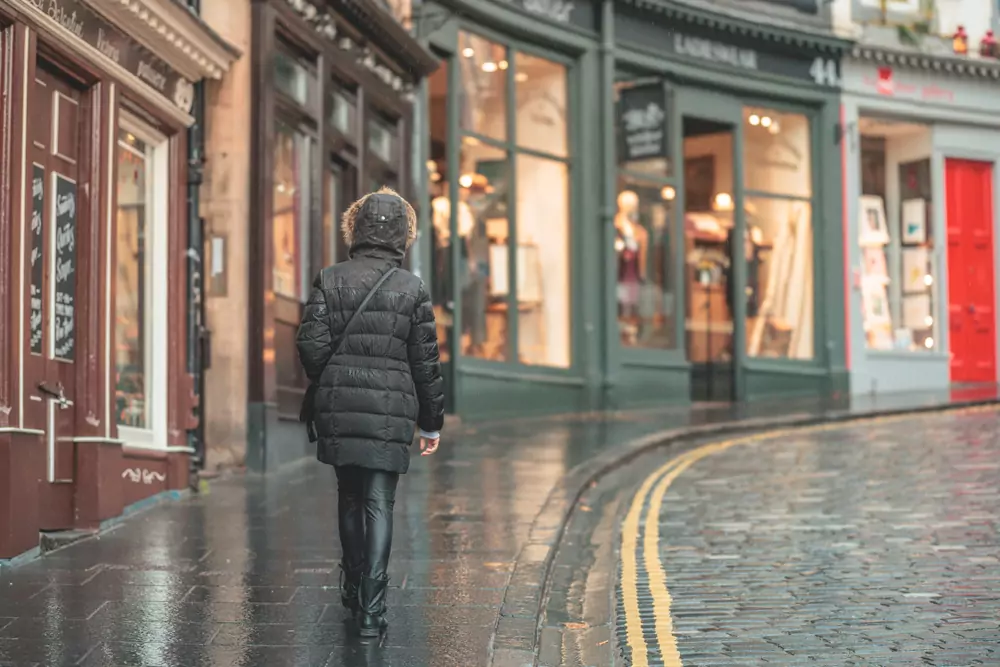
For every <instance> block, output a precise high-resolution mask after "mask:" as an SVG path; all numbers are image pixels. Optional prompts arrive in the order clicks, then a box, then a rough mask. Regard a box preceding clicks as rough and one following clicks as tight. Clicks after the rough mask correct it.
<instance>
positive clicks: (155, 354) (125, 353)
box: [114, 123, 168, 445]
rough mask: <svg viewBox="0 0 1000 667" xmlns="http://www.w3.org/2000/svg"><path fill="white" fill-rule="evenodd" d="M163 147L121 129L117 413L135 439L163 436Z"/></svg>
mask: <svg viewBox="0 0 1000 667" xmlns="http://www.w3.org/2000/svg"><path fill="white" fill-rule="evenodd" d="M139 125H140V124H138V123H137V126H139ZM166 152H167V148H166V141H165V140H164V139H163V138H162V137H159V136H156V135H155V134H154V133H152V131H151V130H148V131H144V132H139V130H138V129H136V130H133V129H132V128H131V125H128V126H126V128H123V129H121V130H119V132H118V149H117V163H118V164H117V174H118V181H117V192H116V196H117V214H116V221H115V224H116V228H117V231H116V234H115V245H116V247H115V268H114V272H115V273H114V276H115V281H116V290H115V320H114V341H115V348H114V363H115V414H116V421H117V423H118V425H119V426H120V427H122V429H121V431H120V432H121V435H122V437H123V438H126V439H127V440H129V442H132V443H133V444H147V445H153V444H163V442H165V434H164V433H162V429H163V427H164V426H165V421H164V416H165V410H166V394H165V393H164V391H163V389H165V382H164V380H165V379H166V364H165V359H166V355H165V345H166V338H165V336H166V327H165V325H164V323H165V322H166V320H167V294H168V291H167V275H166V273H167V272H166V243H167V239H166V234H165V230H166V227H167V186H168V184H167V182H166V179H165V178H164V177H165V176H166V174H167V157H166Z"/></svg>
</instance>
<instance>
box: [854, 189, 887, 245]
mask: <svg viewBox="0 0 1000 667" xmlns="http://www.w3.org/2000/svg"><path fill="white" fill-rule="evenodd" d="M858 210H859V211H860V216H859V219H858V239H859V241H858V242H859V244H860V245H861V246H862V247H872V246H884V245H886V244H887V243H889V226H888V224H887V223H886V219H885V202H884V201H883V200H882V198H881V197H877V196H875V195H862V197H861V199H860V201H859V205H858Z"/></svg>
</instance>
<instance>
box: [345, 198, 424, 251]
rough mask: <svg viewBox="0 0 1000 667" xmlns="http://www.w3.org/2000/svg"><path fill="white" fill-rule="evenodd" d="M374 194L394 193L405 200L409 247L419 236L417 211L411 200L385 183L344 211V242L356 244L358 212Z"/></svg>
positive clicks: (348, 244)
mask: <svg viewBox="0 0 1000 667" xmlns="http://www.w3.org/2000/svg"><path fill="white" fill-rule="evenodd" d="M372 195H392V196H393V197H397V198H398V199H399V201H401V202H403V210H404V211H406V247H407V249H409V247H410V246H411V245H413V242H414V241H415V240H416V238H417V212H416V211H414V210H413V207H412V206H410V202H408V201H406V200H405V199H403V197H402V196H400V194H399V193H398V192H396V191H395V190H393V189H392V188H390V187H387V186H385V185H383V186H382V187H381V188H379V189H378V190H376V191H375V192H369V193H368V194H366V195H365V196H364V197H362V198H361V199H359V200H358V201H356V202H354V203H353V204H351V205H350V206H349V207H347V210H346V211H344V215H343V217H342V218H341V220H340V231H341V232H343V234H344V242H345V243H347V247H348V248H350V247H351V246H352V245H353V244H354V228H355V226H356V224H357V220H358V214H359V213H361V209H362V208H363V207H364V205H365V202H366V201H368V198H369V197H371V196H372Z"/></svg>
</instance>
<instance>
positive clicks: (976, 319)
mask: <svg viewBox="0 0 1000 667" xmlns="http://www.w3.org/2000/svg"><path fill="white" fill-rule="evenodd" d="M998 83H1000V65H998V64H997V63H996V62H995V61H988V60H975V61H970V60H969V59H967V58H957V57H947V56H946V57H927V56H925V55H924V54H908V53H903V52H899V51H893V50H885V49H877V48H871V47H858V48H857V49H855V51H854V54H853V57H852V58H850V59H847V60H845V64H844V98H843V108H844V127H845V141H844V144H843V151H844V173H845V200H846V203H845V210H844V216H845V217H844V225H843V227H844V233H845V237H844V245H845V247H846V248H848V264H847V267H848V268H847V271H846V274H847V275H846V276H845V281H846V282H848V283H849V284H850V286H851V287H850V290H849V298H848V301H847V306H848V308H847V310H848V333H849V336H850V346H849V347H850V369H851V371H850V372H851V390H852V392H854V393H875V392H883V391H904V390H925V389H942V388H947V387H949V386H954V385H965V384H977V383H988V384H994V383H995V382H996V380H997V373H996V359H997V335H996V327H997V315H996V313H997V306H996V294H997V285H996V280H997V274H996V270H995V267H994V262H995V259H994V258H995V257H996V256H997V247H996V244H997V233H996V229H997V224H998V222H1000V218H998V213H997V210H996V206H995V204H994V197H995V195H994V193H995V192H996V191H997V187H998V184H1000V173H998V167H997V162H998V160H1000V117H998V116H997V113H996V110H997V109H998V108H1000V86H998Z"/></svg>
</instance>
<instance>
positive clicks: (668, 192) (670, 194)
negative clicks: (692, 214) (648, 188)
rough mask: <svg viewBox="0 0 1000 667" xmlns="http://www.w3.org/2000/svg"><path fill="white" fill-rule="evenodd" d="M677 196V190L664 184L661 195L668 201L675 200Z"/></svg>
mask: <svg viewBox="0 0 1000 667" xmlns="http://www.w3.org/2000/svg"><path fill="white" fill-rule="evenodd" d="M676 196H677V190H674V189H673V187H671V186H669V185H664V186H663V189H662V190H660V197H662V198H663V199H665V200H666V201H673V200H674V197H676Z"/></svg>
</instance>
